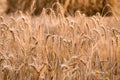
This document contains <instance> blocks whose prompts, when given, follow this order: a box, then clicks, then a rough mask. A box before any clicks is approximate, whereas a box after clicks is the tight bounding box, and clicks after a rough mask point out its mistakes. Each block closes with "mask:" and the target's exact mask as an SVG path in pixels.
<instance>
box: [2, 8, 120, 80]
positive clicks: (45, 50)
mask: <svg viewBox="0 0 120 80" xmlns="http://www.w3.org/2000/svg"><path fill="white" fill-rule="evenodd" d="M119 27H120V18H119V16H117V17H116V15H114V16H112V17H107V18H105V17H101V16H100V14H99V13H97V14H96V15H95V16H93V17H89V18H88V17H86V16H85V15H84V14H81V13H80V12H79V11H76V12H75V16H74V17H72V16H68V17H64V14H62V10H61V12H59V13H58V14H57V15H56V14H55V12H54V11H53V10H52V9H43V11H42V13H41V15H40V16H38V17H35V16H34V17H33V16H30V15H29V14H23V13H22V12H20V11H18V12H16V13H15V14H14V15H13V16H0V80H120V28H119Z"/></svg>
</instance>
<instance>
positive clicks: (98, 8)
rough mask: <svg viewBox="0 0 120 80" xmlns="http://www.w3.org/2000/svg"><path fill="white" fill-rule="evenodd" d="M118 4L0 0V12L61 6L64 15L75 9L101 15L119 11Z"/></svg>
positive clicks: (105, 0) (103, 0) (31, 11)
mask: <svg viewBox="0 0 120 80" xmlns="http://www.w3.org/2000/svg"><path fill="white" fill-rule="evenodd" d="M58 2H59V3H60V5H59V4H57V3H58ZM119 4H120V0H0V14H3V13H4V12H6V13H9V14H10V13H13V12H16V11H18V10H21V11H23V12H24V13H29V14H31V15H40V13H41V12H42V10H43V8H52V9H54V10H59V9H58V8H60V6H61V9H64V10H63V13H64V14H65V15H73V14H74V12H75V11H77V10H80V12H81V13H85V14H86V15H87V16H92V15H95V14H96V13H97V12H100V13H101V15H105V14H106V13H107V14H106V15H112V14H113V13H114V12H119V9H118V7H120V5H119Z"/></svg>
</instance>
